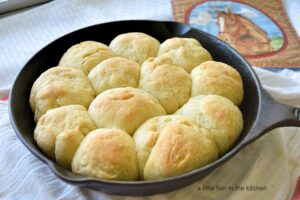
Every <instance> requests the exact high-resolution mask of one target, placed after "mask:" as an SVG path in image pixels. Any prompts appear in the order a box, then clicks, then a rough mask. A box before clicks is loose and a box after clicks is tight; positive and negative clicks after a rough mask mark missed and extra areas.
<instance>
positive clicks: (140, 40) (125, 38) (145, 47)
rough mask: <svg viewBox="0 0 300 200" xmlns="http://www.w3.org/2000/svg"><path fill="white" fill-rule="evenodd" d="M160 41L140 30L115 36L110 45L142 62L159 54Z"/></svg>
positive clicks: (129, 57) (121, 54)
mask: <svg viewBox="0 0 300 200" xmlns="http://www.w3.org/2000/svg"><path fill="white" fill-rule="evenodd" d="M159 45H160V43H159V41H158V40H157V39H155V38H153V37H151V36H150V35H147V34H145V33H140V32H132V33H124V34H121V35H118V36H117V37H115V38H114V39H113V40H112V41H111V43H110V45H109V47H110V48H111V49H112V50H113V51H114V52H115V53H116V54H117V55H118V56H121V57H124V58H128V59H130V60H133V61H135V62H137V63H139V64H142V63H143V62H144V61H145V60H146V59H147V58H150V57H155V56H157V53H158V49H159Z"/></svg>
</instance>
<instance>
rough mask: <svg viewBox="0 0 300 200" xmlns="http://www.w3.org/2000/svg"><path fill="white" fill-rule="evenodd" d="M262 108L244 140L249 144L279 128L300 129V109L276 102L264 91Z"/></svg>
mask: <svg viewBox="0 0 300 200" xmlns="http://www.w3.org/2000/svg"><path fill="white" fill-rule="evenodd" d="M262 93H263V94H262V106H261V108H260V111H259V114H258V118H257V121H256V122H255V123H254V126H253V128H252V129H251V130H250V131H249V134H247V136H246V137H245V139H244V140H243V143H244V144H248V143H250V142H252V141H254V140H256V139H257V138H259V137H261V136H262V135H264V134H265V133H267V132H269V131H270V130H272V129H275V128H279V127H287V126H294V127H300V108H295V107H292V106H288V105H285V104H281V103H278V102H276V101H275V100H274V99H273V98H272V97H271V96H270V95H269V94H268V93H267V92H265V91H262Z"/></svg>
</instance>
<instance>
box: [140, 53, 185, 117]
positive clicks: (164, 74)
mask: <svg viewBox="0 0 300 200" xmlns="http://www.w3.org/2000/svg"><path fill="white" fill-rule="evenodd" d="M139 87H140V88H141V89H143V90H145V91H146V92H148V93H150V94H151V95H152V96H154V97H156V98H157V99H158V101H159V102H160V103H161V105H162V106H163V107H164V108H165V110H166V111H167V113H168V114H172V113H174V112H175V111H176V110H178V109H179V108H180V107H181V106H182V105H183V104H184V103H186V102H187V100H188V99H189V98H190V91H191V78H190V75H189V74H188V73H187V72H185V71H184V70H183V69H182V68H180V67H176V66H172V65H169V64H160V63H157V62H156V60H155V58H149V59H148V60H147V61H145V62H144V64H143V65H142V67H141V73H140V81H139Z"/></svg>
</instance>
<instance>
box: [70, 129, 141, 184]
mask: <svg viewBox="0 0 300 200" xmlns="http://www.w3.org/2000/svg"><path fill="white" fill-rule="evenodd" d="M72 171H73V172H74V173H77V174H82V175H85V176H89V177H95V178H100V179H109V180H121V181H133V180H137V179H138V167H137V159H136V152H135V145H134V142H133V139H132V138H131V137H130V136H129V135H128V134H127V133H126V132H125V131H123V130H120V129H96V130H94V131H93V132H91V133H89V134H88V135H87V136H86V137H85V138H84V140H83V141H82V143H81V144H80V146H79V148H78V150H77V152H76V154H75V156H74V159H73V162H72Z"/></svg>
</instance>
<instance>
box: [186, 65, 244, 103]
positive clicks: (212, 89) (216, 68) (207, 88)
mask: <svg viewBox="0 0 300 200" xmlns="http://www.w3.org/2000/svg"><path fill="white" fill-rule="evenodd" d="M191 76H192V96H197V95H206V94H216V95H221V96H223V97H226V98H228V99H229V100H231V101H232V102H233V103H234V104H235V105H240V104H241V103H242V101H243V96H244V89H243V81H242V78H241V76H240V74H239V72H238V71H237V70H236V69H234V68H233V67H231V66H229V65H227V64H225V63H221V62H216V61H207V62H204V63H202V64H201V65H199V66H198V67H196V68H194V69H193V71H192V73H191Z"/></svg>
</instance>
